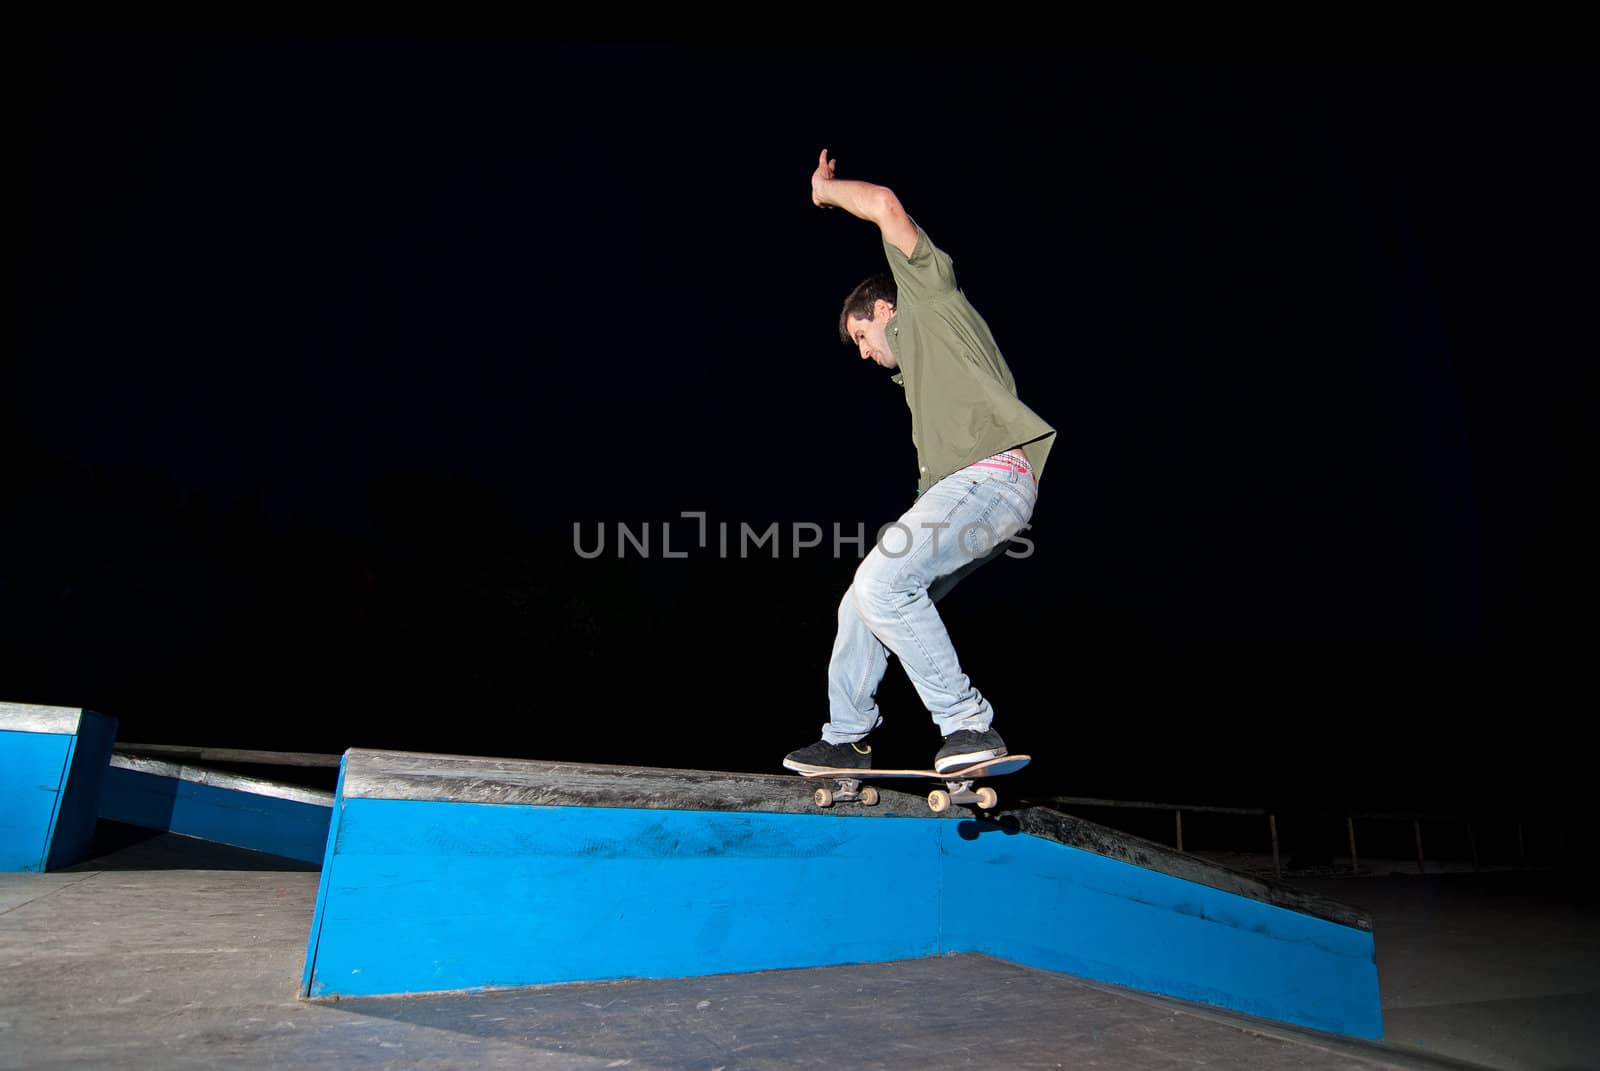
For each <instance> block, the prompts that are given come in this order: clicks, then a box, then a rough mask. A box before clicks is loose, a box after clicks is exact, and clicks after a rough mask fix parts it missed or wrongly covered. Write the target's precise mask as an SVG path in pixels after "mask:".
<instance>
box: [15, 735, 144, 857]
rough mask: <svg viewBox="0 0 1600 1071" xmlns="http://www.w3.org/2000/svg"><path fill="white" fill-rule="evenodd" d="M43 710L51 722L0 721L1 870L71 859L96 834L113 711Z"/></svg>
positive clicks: (84, 849) (84, 852)
mask: <svg viewBox="0 0 1600 1071" xmlns="http://www.w3.org/2000/svg"><path fill="white" fill-rule="evenodd" d="M10 709H12V710H32V709H39V710H45V711H48V713H49V715H50V716H51V718H52V719H53V721H52V723H51V724H52V728H55V727H62V726H64V727H65V728H66V731H61V732H54V731H32V730H30V729H9V728H8V729H0V870H31V871H42V870H46V869H51V868H56V867H63V866H70V865H71V864H73V863H76V862H79V861H81V860H82V859H83V858H85V857H86V856H87V855H88V853H89V849H90V846H91V844H92V843H93V841H94V826H95V816H96V804H97V799H98V796H99V791H100V785H101V780H102V777H103V774H104V773H105V767H106V762H107V760H108V759H109V757H110V755H111V744H112V739H113V738H114V737H115V735H116V725H117V723H116V719H115V718H108V717H105V716H104V715H100V714H95V713H94V712H92V711H81V712H78V711H71V710H65V709H61V708H53V707H52V708H23V707H19V706H16V705H12V706H11V708H10Z"/></svg>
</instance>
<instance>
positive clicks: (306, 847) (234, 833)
mask: <svg viewBox="0 0 1600 1071" xmlns="http://www.w3.org/2000/svg"><path fill="white" fill-rule="evenodd" d="M239 780H243V779H239ZM331 813H332V808H331V807H328V806H319V805H317V804H314V803H306V802H303V801H301V800H295V799H282V798H279V797H276V796H273V795H270V794H266V793H265V792H251V791H246V790H245V789H242V788H237V787H220V786H218V785H213V784H201V783H197V782H194V781H189V780H185V779H183V778H181V777H177V776H163V775H161V774H157V773H151V772H147V771H143V770H132V769H125V768H122V767H119V766H116V765H113V766H111V767H110V768H109V769H108V770H106V775H105V785H104V787H103V788H102V790H101V800H100V814H101V816H102V817H104V818H109V819H112V820H114V821H118V822H126V823H128V824H129V825H136V826H142V827H144V828H145V829H160V830H166V831H170V832H173V833H181V834H184V835H185V836H190V837H199V838H201V839H202V840H208V841H214V842H216V843H218V844H231V845H233V846H235V847H239V848H249V849H252V850H254V851H258V852H271V853H272V854H274V855H281V856H283V857H285V858H288V859H298V860H300V861H301V862H306V863H320V862H322V858H323V853H324V851H325V850H326V848H327V840H328V822H329V817H330V815H331Z"/></svg>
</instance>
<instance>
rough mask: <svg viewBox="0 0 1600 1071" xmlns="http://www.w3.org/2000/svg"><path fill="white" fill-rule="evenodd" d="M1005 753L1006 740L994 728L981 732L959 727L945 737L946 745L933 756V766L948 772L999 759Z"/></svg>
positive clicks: (942, 771)
mask: <svg viewBox="0 0 1600 1071" xmlns="http://www.w3.org/2000/svg"><path fill="white" fill-rule="evenodd" d="M1004 754H1006V742H1005V741H1004V740H1002V739H1000V734H999V733H997V732H995V731H994V730H993V729H985V730H984V731H983V732H981V733H980V732H978V731H977V730H975V729H958V730H956V731H955V732H953V733H951V734H950V735H949V736H947V737H945V738H944V747H942V748H940V749H939V754H937V755H935V756H934V757H933V768H934V769H935V770H937V771H938V772H939V773H947V772H949V771H950V770H959V769H961V768H962V767H963V766H971V765H973V764H974V763H978V762H983V761H984V760H985V759H998V758H999V757H1000V756H1002V755H1004Z"/></svg>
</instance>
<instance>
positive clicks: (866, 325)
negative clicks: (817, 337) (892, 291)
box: [844, 299, 896, 368]
mask: <svg viewBox="0 0 1600 1071" xmlns="http://www.w3.org/2000/svg"><path fill="white" fill-rule="evenodd" d="M873 309H874V313H873V317H872V319H870V320H863V319H861V317H859V316H850V317H846V318H845V322H844V325H845V328H846V329H847V330H848V331H849V332H850V337H851V338H852V339H854V340H855V344H856V348H857V349H858V350H860V351H861V359H862V360H863V361H877V362H878V363H879V364H880V365H882V366H883V367H885V368H894V367H896V365H895V361H894V354H892V353H890V352H889V338H888V331H889V318H890V317H892V316H893V315H894V306H893V305H891V304H889V303H888V302H887V301H883V300H881V299H880V300H879V301H878V303H877V304H876V305H874V306H873Z"/></svg>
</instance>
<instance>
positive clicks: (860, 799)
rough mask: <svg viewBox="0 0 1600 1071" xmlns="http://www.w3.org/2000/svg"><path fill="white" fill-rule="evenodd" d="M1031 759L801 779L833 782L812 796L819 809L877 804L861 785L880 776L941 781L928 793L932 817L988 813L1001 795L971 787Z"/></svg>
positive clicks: (840, 770) (832, 770) (822, 772)
mask: <svg viewBox="0 0 1600 1071" xmlns="http://www.w3.org/2000/svg"><path fill="white" fill-rule="evenodd" d="M1030 759H1031V756H1028V755H1001V756H1000V757H999V758H997V759H985V760H984V761H983V762H976V763H973V764H972V765H971V766H963V767H961V768H959V769H955V770H946V771H945V772H944V773H939V772H938V771H937V770H851V769H846V768H844V767H840V766H830V767H826V768H823V769H819V770H817V771H815V772H812V773H803V774H801V775H800V776H801V777H804V778H806V779H807V780H808V781H825V780H826V781H832V782H834V785H833V787H832V788H829V787H828V786H826V785H823V786H820V787H818V788H817V790H816V791H815V792H813V793H812V794H811V799H812V802H814V803H815V804H816V805H817V806H818V807H824V808H826V807H832V806H833V805H834V804H835V803H859V804H861V805H862V806H863V807H871V806H873V805H874V804H876V803H877V802H878V790H877V789H875V788H873V787H872V786H871V785H863V784H862V782H863V781H875V780H877V779H878V778H880V777H917V778H921V779H922V780H925V781H943V782H944V787H943V788H936V789H934V790H933V791H932V792H930V793H928V809H929V810H931V811H933V813H934V814H940V813H942V812H944V811H948V810H949V809H950V807H951V806H952V805H954V804H957V803H975V804H977V805H978V807H979V808H980V809H981V810H985V811H987V810H991V809H992V808H993V807H994V806H995V804H997V803H999V802H1000V796H999V794H998V793H996V792H995V790H994V789H992V788H990V787H989V786H988V785H984V786H983V787H982V788H973V783H974V782H975V781H976V780H977V779H978V778H980V777H999V776H1000V775H1001V774H1008V773H1015V772H1016V771H1018V770H1020V769H1022V768H1023V767H1024V766H1026V765H1028V762H1029V761H1030Z"/></svg>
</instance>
